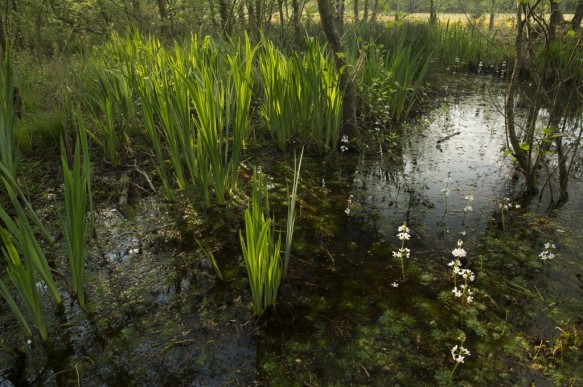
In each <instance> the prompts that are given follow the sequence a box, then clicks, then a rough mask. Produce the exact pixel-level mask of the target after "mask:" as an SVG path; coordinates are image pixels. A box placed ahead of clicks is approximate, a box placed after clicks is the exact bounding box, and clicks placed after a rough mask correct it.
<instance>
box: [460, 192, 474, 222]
mask: <svg viewBox="0 0 583 387" xmlns="http://www.w3.org/2000/svg"><path fill="white" fill-rule="evenodd" d="M464 199H465V200H466V206H465V207H464V219H463V221H462V224H466V215H467V214H468V212H471V211H472V202H473V201H474V195H466V196H465V197H464Z"/></svg>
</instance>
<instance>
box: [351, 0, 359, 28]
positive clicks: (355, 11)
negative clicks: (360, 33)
mask: <svg viewBox="0 0 583 387" xmlns="http://www.w3.org/2000/svg"><path fill="white" fill-rule="evenodd" d="M352 1H354V3H353V4H354V23H358V0H352Z"/></svg>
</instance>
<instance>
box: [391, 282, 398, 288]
mask: <svg viewBox="0 0 583 387" xmlns="http://www.w3.org/2000/svg"><path fill="white" fill-rule="evenodd" d="M391 286H392V287H394V288H398V287H399V284H398V283H397V282H393V283H392V284H391Z"/></svg>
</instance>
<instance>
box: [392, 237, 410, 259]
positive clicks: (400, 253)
mask: <svg viewBox="0 0 583 387" xmlns="http://www.w3.org/2000/svg"><path fill="white" fill-rule="evenodd" d="M407 239H408V238H407ZM410 255H411V250H409V249H408V248H406V247H402V248H400V249H399V250H397V251H393V257H395V258H409V256H410Z"/></svg>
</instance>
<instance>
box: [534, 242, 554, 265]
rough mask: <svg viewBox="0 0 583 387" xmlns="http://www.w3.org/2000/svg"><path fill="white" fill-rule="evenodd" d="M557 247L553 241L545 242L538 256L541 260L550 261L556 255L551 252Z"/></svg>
mask: <svg viewBox="0 0 583 387" xmlns="http://www.w3.org/2000/svg"><path fill="white" fill-rule="evenodd" d="M556 248H557V247H556V246H555V244H554V243H551V242H547V243H545V249H544V250H543V251H542V252H541V253H540V254H539V255H538V256H539V258H540V259H541V260H542V261H543V262H546V261H551V260H553V259H555V257H556V255H555V254H554V253H553V251H552V250H555V249H556Z"/></svg>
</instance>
